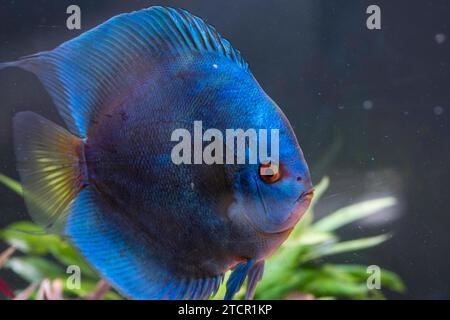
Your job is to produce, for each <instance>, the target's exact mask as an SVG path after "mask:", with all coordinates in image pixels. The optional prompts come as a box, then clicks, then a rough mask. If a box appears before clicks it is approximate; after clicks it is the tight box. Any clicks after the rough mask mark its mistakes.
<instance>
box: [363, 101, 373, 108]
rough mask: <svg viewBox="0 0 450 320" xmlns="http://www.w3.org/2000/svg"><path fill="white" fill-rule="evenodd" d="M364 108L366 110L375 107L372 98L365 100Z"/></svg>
mask: <svg viewBox="0 0 450 320" xmlns="http://www.w3.org/2000/svg"><path fill="white" fill-rule="evenodd" d="M363 108H364V109H365V110H370V109H372V108H373V102H372V101H371V100H366V101H364V102H363Z"/></svg>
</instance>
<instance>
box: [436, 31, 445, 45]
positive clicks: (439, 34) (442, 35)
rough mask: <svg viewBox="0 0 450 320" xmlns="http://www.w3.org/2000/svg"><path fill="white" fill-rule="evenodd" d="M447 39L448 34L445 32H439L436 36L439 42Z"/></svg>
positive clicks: (441, 42)
mask: <svg viewBox="0 0 450 320" xmlns="http://www.w3.org/2000/svg"><path fill="white" fill-rule="evenodd" d="M446 39H447V36H446V35H445V34H443V33H438V34H436V35H435V36H434V40H436V42H437V44H443V43H444V42H445V40H446Z"/></svg>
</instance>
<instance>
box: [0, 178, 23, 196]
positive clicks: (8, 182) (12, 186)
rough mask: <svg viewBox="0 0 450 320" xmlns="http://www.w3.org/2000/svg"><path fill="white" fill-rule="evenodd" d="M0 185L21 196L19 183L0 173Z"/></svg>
mask: <svg viewBox="0 0 450 320" xmlns="http://www.w3.org/2000/svg"><path fill="white" fill-rule="evenodd" d="M0 183H1V184H3V185H5V186H6V187H8V188H9V189H11V190H12V191H14V192H15V193H17V194H18V195H20V196H22V195H23V191H22V185H21V184H20V182H17V181H16V180H14V179H12V178H10V177H7V176H5V175H3V174H1V173H0Z"/></svg>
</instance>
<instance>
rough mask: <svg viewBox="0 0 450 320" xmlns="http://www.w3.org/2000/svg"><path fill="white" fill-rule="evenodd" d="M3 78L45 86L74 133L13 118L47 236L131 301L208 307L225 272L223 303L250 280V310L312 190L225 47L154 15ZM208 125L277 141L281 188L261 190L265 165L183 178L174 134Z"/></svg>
mask: <svg viewBox="0 0 450 320" xmlns="http://www.w3.org/2000/svg"><path fill="white" fill-rule="evenodd" d="M94 44H95V45H94ZM77 50H78V51H77ZM86 60H87V61H86ZM8 66H17V67H21V68H23V69H26V70H29V71H32V72H34V73H36V74H37V75H38V76H39V78H40V79H41V80H42V81H43V82H44V85H46V87H47V89H48V90H49V92H50V94H51V95H52V98H53V100H54V102H55V104H56V106H57V108H58V110H59V111H60V114H61V115H62V117H63V118H64V120H65V122H66V125H67V127H68V129H69V131H70V132H68V131H66V130H65V129H63V128H61V127H58V126H56V125H55V124H53V123H51V122H49V121H48V120H45V119H44V118H42V117H40V116H38V115H36V114H33V113H29V112H27V113H20V114H18V115H16V117H15V120H14V129H15V132H14V137H15V145H16V156H17V159H18V169H19V173H20V175H21V179H22V183H23V185H24V190H25V199H26V202H27V206H28V209H29V211H30V214H31V215H32V217H33V218H34V219H35V220H36V221H37V222H38V223H40V224H43V225H46V226H47V227H49V228H50V230H54V231H55V232H62V233H63V234H65V235H67V236H68V237H69V238H70V239H71V241H72V242H73V243H74V244H75V246H76V247H77V248H78V249H79V250H80V251H81V253H82V254H83V255H84V256H85V257H86V258H87V259H88V261H89V262H90V263H91V264H93V266H94V267H95V268H97V269H98V270H99V272H100V273H101V274H102V275H103V276H104V277H105V278H106V279H107V280H109V281H110V282H111V283H112V284H113V285H114V286H115V287H116V288H117V289H118V290H119V291H121V292H122V293H123V294H124V295H126V296H129V297H131V298H136V299H162V298H165V299H200V298H207V297H209V296H210V295H211V294H214V293H215V292H216V291H217V288H218V286H219V285H220V283H221V281H222V280H223V275H224V273H225V272H227V271H228V270H234V271H233V273H232V276H231V277H230V280H229V281H228V283H227V298H232V297H233V295H234V293H235V292H236V291H237V290H238V289H239V288H240V286H241V285H242V283H243V281H244V280H245V278H246V277H247V276H248V279H249V281H248V285H247V298H251V297H252V295H253V293H254V290H255V287H256V283H257V282H258V281H259V280H260V279H261V277H262V273H263V268H264V259H265V258H266V257H267V256H269V255H270V254H271V253H272V252H273V251H274V250H276V248H277V247H278V246H279V245H280V244H281V243H282V242H283V241H284V240H285V239H286V238H287V236H288V235H289V233H290V231H291V230H292V229H293V227H294V226H295V224H296V223H297V222H298V221H299V219H300V218H301V216H302V215H303V213H304V212H305V211H306V209H307V207H308V205H309V202H310V200H311V197H312V191H311V190H312V185H311V181H310V177H309V171H308V167H307V165H306V162H305V160H304V158H303V154H302V151H301V149H300V147H299V145H298V142H297V140H296V137H295V135H294V133H293V130H292V128H291V127H290V125H289V122H288V120H287V119H286V117H285V116H284V115H283V113H282V112H281V110H280V109H279V108H278V106H277V105H276V104H275V103H274V102H273V101H272V100H271V99H270V97H268V96H267V95H266V94H265V93H264V91H263V90H262V88H261V87H260V86H259V84H258V83H257V81H256V80H255V79H254V77H253V75H252V74H251V72H250V71H249V69H248V65H247V64H246V63H245V62H244V61H243V59H242V58H241V56H240V54H239V52H238V51H236V50H234V49H233V48H232V47H231V45H230V44H229V42H228V41H226V40H225V39H223V38H221V37H220V35H218V34H217V32H216V31H215V30H214V29H213V28H212V27H210V26H208V25H206V24H205V23H204V22H203V21H202V20H201V19H199V18H197V17H195V16H192V15H190V14H189V13H187V12H186V11H183V10H175V9H170V8H162V7H152V8H150V9H146V10H142V11H138V12H135V13H131V14H125V15H121V16H118V17H116V18H113V19H111V20H110V21H108V22H106V23H105V24H103V25H101V26H99V27H97V28H95V29H93V30H91V31H89V32H87V33H85V34H84V35H82V36H81V37H80V38H77V39H74V40H72V41H69V42H67V43H65V44H63V45H61V46H60V47H58V48H57V49H55V50H53V51H50V52H46V53H41V54H37V55H35V56H31V57H26V58H24V59H23V60H19V61H17V62H12V63H4V64H0V69H1V68H2V67H8ZM199 120H200V121H202V125H203V127H204V128H215V129H217V130H219V131H221V132H226V130H227V129H230V128H233V129H236V128H240V129H243V130H247V129H268V130H270V129H277V130H279V137H280V142H279V144H280V151H279V153H280V154H279V159H280V168H279V170H280V178H279V180H276V181H275V180H273V181H268V180H264V177H262V176H261V175H260V170H261V165H262V164H261V163H258V164H212V165H207V164H190V165H189V164H181V165H180V164H178V165H177V164H174V163H173V161H172V159H171V152H172V150H173V147H174V142H173V141H172V140H171V136H172V133H173V132H174V131H175V130H177V129H180V128H182V129H186V130H188V131H192V126H193V123H194V122H195V121H199ZM277 179H278V178H277Z"/></svg>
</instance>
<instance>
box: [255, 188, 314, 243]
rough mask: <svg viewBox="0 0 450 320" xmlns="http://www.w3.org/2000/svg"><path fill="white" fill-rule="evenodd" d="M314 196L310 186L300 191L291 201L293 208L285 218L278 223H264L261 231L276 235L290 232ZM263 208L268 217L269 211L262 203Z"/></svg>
mask: <svg viewBox="0 0 450 320" xmlns="http://www.w3.org/2000/svg"><path fill="white" fill-rule="evenodd" d="M313 197H314V189H313V188H310V189H309V190H308V191H304V192H302V193H301V194H300V195H299V196H298V198H297V199H296V200H295V201H294V203H293V206H294V208H293V210H292V212H291V213H290V214H289V216H288V217H287V219H286V220H284V221H281V222H278V223H273V222H272V223H269V224H265V225H264V227H263V228H261V229H262V230H260V231H261V232H262V233H264V234H267V235H277V234H286V233H290V232H291V231H292V230H293V229H294V227H295V226H296V225H297V223H298V222H299V221H300V219H301V218H302V217H303V215H304V214H305V212H306V210H307V209H308V208H309V205H310V203H311V201H312V199H313ZM263 210H264V211H265V213H264V214H265V216H266V217H268V215H269V212H267V207H266V206H264V205H263Z"/></svg>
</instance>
